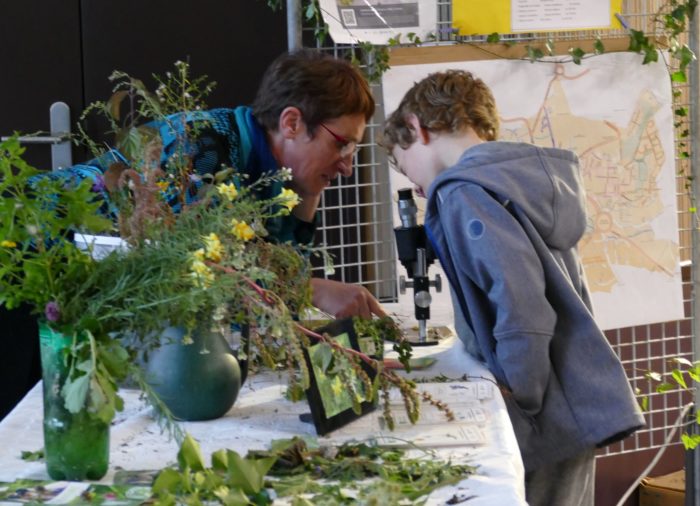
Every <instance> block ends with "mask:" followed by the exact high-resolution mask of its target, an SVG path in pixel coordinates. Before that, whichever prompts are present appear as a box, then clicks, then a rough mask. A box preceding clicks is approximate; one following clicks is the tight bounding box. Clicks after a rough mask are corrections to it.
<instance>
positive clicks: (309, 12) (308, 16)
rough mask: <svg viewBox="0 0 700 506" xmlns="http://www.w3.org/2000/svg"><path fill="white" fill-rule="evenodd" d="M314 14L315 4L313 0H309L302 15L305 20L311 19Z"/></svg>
mask: <svg viewBox="0 0 700 506" xmlns="http://www.w3.org/2000/svg"><path fill="white" fill-rule="evenodd" d="M314 16H316V4H315V3H314V2H309V4H308V5H307V6H306V11H305V12H304V17H305V18H306V19H307V20H311V19H313V18H314Z"/></svg>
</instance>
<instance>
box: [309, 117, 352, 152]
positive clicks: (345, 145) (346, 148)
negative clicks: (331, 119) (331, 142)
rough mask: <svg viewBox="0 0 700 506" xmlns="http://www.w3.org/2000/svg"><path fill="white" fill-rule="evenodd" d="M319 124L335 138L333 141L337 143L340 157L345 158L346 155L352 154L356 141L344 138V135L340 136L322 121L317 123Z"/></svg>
mask: <svg viewBox="0 0 700 506" xmlns="http://www.w3.org/2000/svg"><path fill="white" fill-rule="evenodd" d="M319 125H321V126H322V127H323V129H324V130H325V131H326V132H328V133H329V134H331V135H332V136H333V138H334V139H335V142H337V143H338V148H339V149H340V156H341V157H343V158H345V157H346V156H348V155H352V154H354V153H355V152H356V151H357V150H358V145H357V142H355V141H351V140H349V139H346V138H345V137H341V136H340V135H338V134H337V133H335V132H334V131H333V130H331V129H330V128H328V127H327V126H326V125H324V124H323V123H319Z"/></svg>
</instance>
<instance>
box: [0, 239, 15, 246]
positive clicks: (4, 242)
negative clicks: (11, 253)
mask: <svg viewBox="0 0 700 506" xmlns="http://www.w3.org/2000/svg"><path fill="white" fill-rule="evenodd" d="M0 246H2V247H3V248H16V247H17V243H16V242H15V241H8V240H4V241H2V242H0Z"/></svg>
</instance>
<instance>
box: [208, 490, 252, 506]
mask: <svg viewBox="0 0 700 506" xmlns="http://www.w3.org/2000/svg"><path fill="white" fill-rule="evenodd" d="M214 495H216V496H217V497H218V498H219V499H220V500H221V502H222V503H223V504H224V505H225V506H248V505H249V504H251V502H250V499H248V496H247V495H245V494H244V493H243V491H242V490H241V489H239V488H234V489H228V490H227V491H226V493H225V494H220V495H219V494H217V493H216V492H215V493H214Z"/></svg>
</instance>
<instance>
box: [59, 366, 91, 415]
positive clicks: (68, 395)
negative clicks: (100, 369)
mask: <svg viewBox="0 0 700 506" xmlns="http://www.w3.org/2000/svg"><path fill="white" fill-rule="evenodd" d="M90 378H91V375H90V374H83V375H81V376H78V377H76V378H72V379H69V380H67V381H66V383H65V384H64V385H63V388H62V389H61V394H62V395H63V398H64V399H65V407H66V409H67V410H68V411H70V412H71V413H74V414H75V413H78V412H80V411H81V410H82V409H83V407H84V406H85V400H86V399H87V394H88V387H89V386H90Z"/></svg>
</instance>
